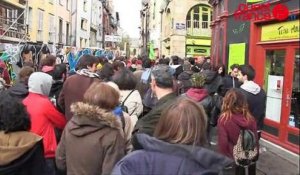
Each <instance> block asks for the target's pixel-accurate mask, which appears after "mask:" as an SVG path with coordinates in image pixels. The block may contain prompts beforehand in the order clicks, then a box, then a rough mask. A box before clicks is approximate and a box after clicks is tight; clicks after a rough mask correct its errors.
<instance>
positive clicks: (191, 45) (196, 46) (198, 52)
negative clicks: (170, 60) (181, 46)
mask: <svg viewBox="0 0 300 175" xmlns="http://www.w3.org/2000/svg"><path fill="white" fill-rule="evenodd" d="M210 45H211V40H210V39H201V38H200V39H198V38H197V39H196V38H188V39H187V40H186V54H185V55H186V56H187V57H197V56H210Z"/></svg>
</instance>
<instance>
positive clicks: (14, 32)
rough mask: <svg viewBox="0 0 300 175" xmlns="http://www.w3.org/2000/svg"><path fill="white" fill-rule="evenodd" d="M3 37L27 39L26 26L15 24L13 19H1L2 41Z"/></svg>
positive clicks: (0, 33)
mask: <svg viewBox="0 0 300 175" xmlns="http://www.w3.org/2000/svg"><path fill="white" fill-rule="evenodd" d="M2 35H3V37H9V38H14V39H25V38H26V26H25V24H20V23H17V22H16V23H14V21H11V19H8V18H3V17H0V39H1V36H2ZM9 38H7V39H9Z"/></svg>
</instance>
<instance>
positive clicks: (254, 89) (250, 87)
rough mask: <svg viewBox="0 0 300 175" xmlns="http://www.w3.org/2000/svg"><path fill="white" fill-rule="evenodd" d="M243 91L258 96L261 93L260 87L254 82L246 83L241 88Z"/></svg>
mask: <svg viewBox="0 0 300 175" xmlns="http://www.w3.org/2000/svg"><path fill="white" fill-rule="evenodd" d="M241 88H242V89H244V90H245V91H247V92H249V93H251V94H254V95H257V94H258V93H259V92H260V89H261V88H260V86H259V85H258V84H256V83H255V82H254V81H246V82H244V84H243V85H242V86H241Z"/></svg>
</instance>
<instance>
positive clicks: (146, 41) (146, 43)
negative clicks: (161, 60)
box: [145, 6, 149, 56]
mask: <svg viewBox="0 0 300 175" xmlns="http://www.w3.org/2000/svg"><path fill="white" fill-rule="evenodd" d="M145 35H146V38H145V47H146V55H147V56H148V55H149V53H148V6H147V8H146V26H145Z"/></svg>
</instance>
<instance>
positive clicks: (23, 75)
mask: <svg viewBox="0 0 300 175" xmlns="http://www.w3.org/2000/svg"><path fill="white" fill-rule="evenodd" d="M33 72H34V69H33V68H32V67H29V66H23V67H22V69H21V70H20V72H19V81H18V82H17V83H16V84H14V85H13V86H12V87H11V88H9V89H8V92H9V94H10V95H11V96H14V97H17V98H18V99H20V100H23V99H24V98H26V97H27V95H28V79H29V77H30V75H31V74H32V73H33Z"/></svg>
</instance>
